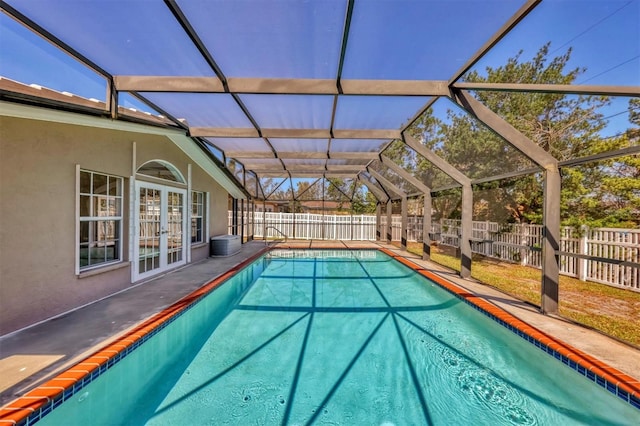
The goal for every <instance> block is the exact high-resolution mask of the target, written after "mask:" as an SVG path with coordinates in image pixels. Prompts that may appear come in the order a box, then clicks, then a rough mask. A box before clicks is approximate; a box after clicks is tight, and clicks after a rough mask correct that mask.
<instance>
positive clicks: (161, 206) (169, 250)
mask: <svg viewBox="0 0 640 426" xmlns="http://www.w3.org/2000/svg"><path fill="white" fill-rule="evenodd" d="M186 202H187V193H186V191H185V190H184V189H179V188H173V187H168V186H163V185H156V184H152V183H148V182H136V212H137V220H136V234H135V235H136V241H135V244H134V259H136V262H135V266H134V281H137V280H139V279H142V278H146V277H150V276H152V275H156V274H158V273H161V272H164V271H166V270H168V269H171V268H174V267H176V266H180V265H184V264H185V263H186V232H185V230H186V229H187V228H186V219H187V218H186V215H187V210H186Z"/></svg>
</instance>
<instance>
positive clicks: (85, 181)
mask: <svg viewBox="0 0 640 426" xmlns="http://www.w3.org/2000/svg"><path fill="white" fill-rule="evenodd" d="M80 193H81V194H91V173H89V172H82V171H81V172H80Z"/></svg>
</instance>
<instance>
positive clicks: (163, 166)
mask: <svg viewBox="0 0 640 426" xmlns="http://www.w3.org/2000/svg"><path fill="white" fill-rule="evenodd" d="M137 173H138V174H141V175H145V176H150V177H153V178H157V179H164V180H168V181H171V182H178V183H183V184H186V183H187V181H186V180H185V178H184V176H182V173H180V171H179V170H178V169H177V168H176V167H175V166H174V165H173V164H171V163H168V162H166V161H162V160H151V161H147V162H146V163H144V164H143V165H142V166H140V167H139V168H138V171H137Z"/></svg>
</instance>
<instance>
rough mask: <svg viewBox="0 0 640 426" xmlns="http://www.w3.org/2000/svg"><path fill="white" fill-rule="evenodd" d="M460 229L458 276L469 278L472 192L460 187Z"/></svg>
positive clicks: (466, 186) (469, 189)
mask: <svg viewBox="0 0 640 426" xmlns="http://www.w3.org/2000/svg"><path fill="white" fill-rule="evenodd" d="M461 225H462V229H461V231H460V276H461V277H462V278H469V277H470V276H471V236H472V227H473V190H472V189H471V185H469V184H467V185H463V186H462V223H461Z"/></svg>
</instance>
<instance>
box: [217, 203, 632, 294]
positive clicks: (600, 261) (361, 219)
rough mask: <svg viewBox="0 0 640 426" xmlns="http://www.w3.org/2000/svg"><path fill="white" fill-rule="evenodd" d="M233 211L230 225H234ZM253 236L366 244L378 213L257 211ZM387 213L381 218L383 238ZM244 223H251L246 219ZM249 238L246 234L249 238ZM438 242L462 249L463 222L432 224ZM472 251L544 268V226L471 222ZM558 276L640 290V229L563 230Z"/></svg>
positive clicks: (415, 235)
mask: <svg viewBox="0 0 640 426" xmlns="http://www.w3.org/2000/svg"><path fill="white" fill-rule="evenodd" d="M231 215H232V213H231V212H229V224H230V225H231V222H232V221H231ZM253 219H254V220H253V223H254V229H253V236H254V237H256V238H265V227H266V238H267V239H277V238H282V237H284V236H286V237H287V238H296V239H317V240H368V241H375V239H376V217H375V215H321V214H310V213H272V212H266V213H264V212H255V214H254V216H253ZM386 219H387V217H386V215H385V214H383V215H381V216H380V220H381V222H382V223H381V229H382V230H383V232H382V234H381V235H382V238H383V239H384V238H385V236H384V235H385V233H386V231H384V230H385V229H386V221H387V220H386ZM407 219H408V220H407V240H408V241H422V216H409V217H408V218H407ZM391 220H392V222H391V230H392V235H391V239H392V240H393V241H400V234H401V216H400V215H393V216H392V219H391ZM244 223H247V220H246V218H245V221H244ZM248 234H250V232H249V233H248V232H246V230H245V235H248ZM431 239H432V240H434V241H437V242H438V244H442V245H447V246H452V247H459V246H460V221H459V220H451V219H444V220H441V221H439V222H434V223H433V224H432V226H431ZM471 247H472V251H473V252H474V253H478V254H482V255H484V256H488V257H493V258H498V259H503V260H506V261H509V262H514V263H519V264H521V265H525V266H532V267H535V268H541V265H542V256H541V255H542V249H541V247H542V225H527V224H498V223H495V222H481V221H474V222H473V232H472V243H471ZM560 273H561V274H563V275H568V276H572V277H576V278H578V279H580V280H583V281H594V282H598V283H602V284H608V285H612V286H615V287H622V288H627V289H631V290H635V291H640V229H618V228H594V229H589V228H586V227H583V228H581V229H580V230H577V229H575V228H573V227H563V228H562V229H561V240H560Z"/></svg>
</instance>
